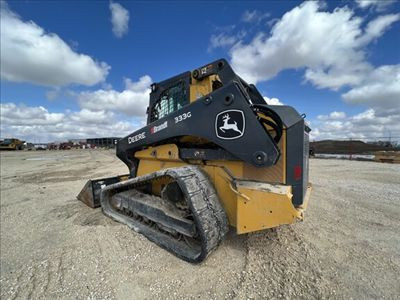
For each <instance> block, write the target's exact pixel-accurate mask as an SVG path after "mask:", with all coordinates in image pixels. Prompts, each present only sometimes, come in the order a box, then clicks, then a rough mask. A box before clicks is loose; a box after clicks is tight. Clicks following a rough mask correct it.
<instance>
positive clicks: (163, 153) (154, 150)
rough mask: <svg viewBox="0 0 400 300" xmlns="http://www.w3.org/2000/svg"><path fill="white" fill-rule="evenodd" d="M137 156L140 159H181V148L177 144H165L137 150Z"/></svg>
mask: <svg viewBox="0 0 400 300" xmlns="http://www.w3.org/2000/svg"><path fill="white" fill-rule="evenodd" d="M135 157H136V158H139V159H153V160H168V161H181V159H180V158H179V150H178V147H177V146H176V145H175V144H165V145H161V146H157V147H149V148H147V149H144V150H141V151H137V152H136V153H135Z"/></svg>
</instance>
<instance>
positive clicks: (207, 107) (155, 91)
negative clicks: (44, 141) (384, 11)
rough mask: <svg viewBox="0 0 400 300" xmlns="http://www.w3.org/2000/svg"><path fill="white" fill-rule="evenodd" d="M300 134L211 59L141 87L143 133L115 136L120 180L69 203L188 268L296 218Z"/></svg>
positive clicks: (302, 203) (302, 187)
mask: <svg viewBox="0 0 400 300" xmlns="http://www.w3.org/2000/svg"><path fill="white" fill-rule="evenodd" d="M309 131H310V129H309V128H308V127H307V126H306V125H305V122H304V116H301V115H299V114H298V113H297V112H296V111H295V110H294V109H293V108H292V107H290V106H273V105H268V104H267V103H266V102H265V100H264V99H263V97H262V96H261V94H260V93H259V92H258V91H257V89H256V87H255V86H254V85H252V84H247V83H246V82H245V81H244V80H243V79H241V78H240V77H239V76H238V75H236V74H235V73H234V72H233V70H232V68H231V67H230V66H229V64H228V63H227V61H226V60H224V59H221V60H218V61H215V62H213V63H210V64H208V65H206V66H203V67H201V68H198V69H195V70H193V71H192V72H185V73H182V74H180V75H178V76H175V77H173V78H170V79H167V80H165V81H162V82H159V83H154V84H152V85H151V94H150V103H149V107H148V109H147V126H145V127H143V128H141V129H139V130H137V131H135V132H134V133H132V134H130V135H128V136H126V137H124V138H122V139H121V140H120V141H119V142H118V143H117V147H116V152H117V156H118V157H119V158H120V159H121V160H122V161H123V162H124V163H125V164H126V165H127V167H128V169H129V174H127V175H122V176H117V177H110V178H102V179H97V180H89V181H88V182H87V184H86V185H85V187H84V188H83V190H82V191H81V192H80V194H79V195H78V199H80V200H81V201H83V202H84V203H86V204H87V205H89V206H90V207H93V208H95V207H99V206H101V207H102V210H103V212H104V214H106V215H107V216H109V217H111V218H112V219H114V220H116V221H118V222H121V223H123V224H126V225H128V226H129V227H130V228H132V229H133V230H135V231H137V232H139V233H141V234H143V235H144V236H146V237H147V238H148V239H149V240H151V241H153V242H155V243H156V244H158V245H159V246H161V247H163V248H165V249H166V250H168V251H170V252H172V253H173V254H174V255H176V256H178V257H180V258H182V259H184V260H186V261H189V262H192V263H196V262H201V261H202V260H204V259H205V258H206V257H207V255H208V254H209V253H210V252H211V251H212V250H213V249H215V248H216V247H217V246H218V244H219V243H220V242H221V241H222V240H223V239H224V236H225V235H226V233H227V232H228V229H229V226H232V227H234V228H236V232H237V233H238V234H242V233H248V232H253V231H257V230H262V229H266V228H272V227H276V226H279V225H282V224H291V223H293V222H295V221H296V220H302V219H303V212H304V210H305V208H306V206H307V202H308V199H309V194H310V189H311V188H310V185H309V184H308V153H309V138H308V133H309Z"/></svg>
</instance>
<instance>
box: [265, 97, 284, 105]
mask: <svg viewBox="0 0 400 300" xmlns="http://www.w3.org/2000/svg"><path fill="white" fill-rule="evenodd" d="M263 98H264V100H265V101H266V102H267V104H269V105H283V103H282V102H281V101H280V100H279V99H278V98H268V97H266V96H264V97H263Z"/></svg>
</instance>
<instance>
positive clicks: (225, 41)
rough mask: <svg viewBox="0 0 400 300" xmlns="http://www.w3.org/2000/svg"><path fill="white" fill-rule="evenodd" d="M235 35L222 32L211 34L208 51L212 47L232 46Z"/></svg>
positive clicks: (234, 41)
mask: <svg viewBox="0 0 400 300" xmlns="http://www.w3.org/2000/svg"><path fill="white" fill-rule="evenodd" d="M237 40H238V39H237V37H236V36H234V35H228V34H225V33H223V32H221V33H219V34H212V35H211V37H210V46H209V48H208V51H210V50H212V49H214V48H223V47H227V46H232V45H233V44H235V43H236V41H237Z"/></svg>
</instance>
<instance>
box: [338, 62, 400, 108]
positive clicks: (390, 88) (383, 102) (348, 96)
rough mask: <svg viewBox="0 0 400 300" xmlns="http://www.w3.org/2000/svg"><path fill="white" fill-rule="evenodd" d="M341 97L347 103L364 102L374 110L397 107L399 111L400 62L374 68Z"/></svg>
mask: <svg viewBox="0 0 400 300" xmlns="http://www.w3.org/2000/svg"><path fill="white" fill-rule="evenodd" d="M342 97H343V99H344V100H345V101H346V102H347V103H351V104H366V105H369V106H370V107H372V108H374V109H375V110H386V111H388V110H390V109H392V108H397V109H398V111H399V113H400V64H398V65H388V66H381V67H379V68H376V69H375V70H373V71H372V72H371V73H369V74H368V76H367V77H366V78H365V79H364V80H363V81H362V82H361V83H360V85H358V86H357V87H354V88H353V89H351V90H349V91H348V92H346V93H344V94H343V95H342Z"/></svg>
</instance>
